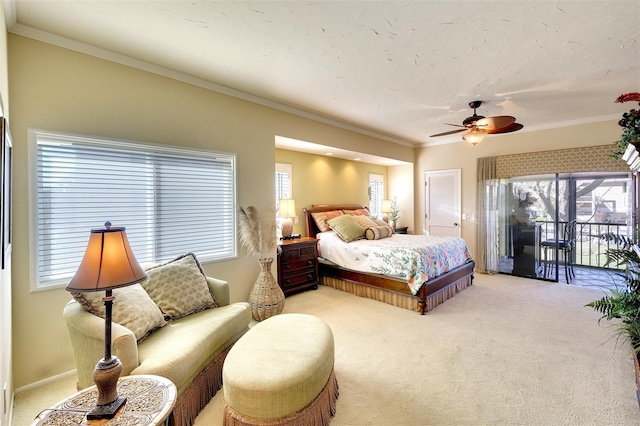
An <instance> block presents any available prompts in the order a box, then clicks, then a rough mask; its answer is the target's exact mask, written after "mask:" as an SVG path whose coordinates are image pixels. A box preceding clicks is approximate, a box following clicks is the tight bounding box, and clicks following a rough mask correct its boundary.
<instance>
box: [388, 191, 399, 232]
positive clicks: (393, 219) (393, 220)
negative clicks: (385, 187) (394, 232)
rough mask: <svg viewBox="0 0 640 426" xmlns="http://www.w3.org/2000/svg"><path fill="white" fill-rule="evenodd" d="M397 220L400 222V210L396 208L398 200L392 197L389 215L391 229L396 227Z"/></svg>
mask: <svg viewBox="0 0 640 426" xmlns="http://www.w3.org/2000/svg"><path fill="white" fill-rule="evenodd" d="M398 220H400V208H399V207H398V200H397V199H396V197H393V200H391V212H390V214H389V221H390V222H391V227H392V228H397V227H398Z"/></svg>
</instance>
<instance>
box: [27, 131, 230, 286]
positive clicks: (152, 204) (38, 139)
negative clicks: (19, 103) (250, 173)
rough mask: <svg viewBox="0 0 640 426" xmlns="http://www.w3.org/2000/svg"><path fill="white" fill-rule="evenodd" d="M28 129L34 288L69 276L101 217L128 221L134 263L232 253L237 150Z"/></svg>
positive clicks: (203, 258)
mask: <svg viewBox="0 0 640 426" xmlns="http://www.w3.org/2000/svg"><path fill="white" fill-rule="evenodd" d="M32 132H33V134H32V136H31V139H32V140H34V141H35V145H36V157H37V177H38V178H37V188H36V193H37V209H36V211H37V239H38V240H37V248H38V250H37V254H36V257H37V259H35V260H36V263H35V264H36V265H37V268H38V281H37V285H36V287H37V288H46V287H50V286H58V285H59V284H66V283H67V282H68V281H69V279H70V278H71V277H72V276H73V274H74V273H75V271H76V269H77V267H78V265H79V264H80V261H81V260H82V256H83V255H84V250H85V248H86V245H87V241H88V239H89V231H90V229H91V228H97V227H101V226H103V225H104V223H105V222H106V221H110V222H111V223H112V224H113V225H114V226H124V227H126V232H127V236H128V238H129V242H130V243H131V247H132V249H133V252H134V254H135V256H136V258H137V259H138V262H140V263H157V262H162V261H165V260H169V259H172V258H174V257H176V256H178V255H181V254H184V253H186V252H194V253H195V254H196V255H197V256H198V259H199V260H201V261H207V260H220V259H224V258H230V257H233V256H235V255H236V238H235V236H236V213H235V199H236V197H235V186H236V184H235V181H236V179H235V156H234V155H230V154H220V153H214V152H208V151H197V150H187V149H181V148H172V147H161V146H155V145H148V144H140V143H129V142H121V141H112V140H97V139H94V138H89V137H80V136H70V135H63V134H54V133H49V132H41V131H32Z"/></svg>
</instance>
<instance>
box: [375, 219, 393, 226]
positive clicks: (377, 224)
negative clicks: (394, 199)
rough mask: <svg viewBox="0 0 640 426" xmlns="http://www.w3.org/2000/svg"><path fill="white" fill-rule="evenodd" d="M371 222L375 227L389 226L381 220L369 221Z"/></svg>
mask: <svg viewBox="0 0 640 426" xmlns="http://www.w3.org/2000/svg"><path fill="white" fill-rule="evenodd" d="M371 220H373V221H374V222H375V223H376V226H389V224H388V223H387V222H385V221H384V220H382V219H371ZM389 227H390V226H389Z"/></svg>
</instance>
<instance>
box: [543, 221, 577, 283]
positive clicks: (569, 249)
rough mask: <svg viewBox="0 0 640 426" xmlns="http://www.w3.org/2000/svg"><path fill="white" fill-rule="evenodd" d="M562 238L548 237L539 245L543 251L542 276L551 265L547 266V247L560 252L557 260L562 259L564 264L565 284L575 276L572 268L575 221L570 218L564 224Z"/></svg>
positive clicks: (545, 274) (545, 275)
mask: <svg viewBox="0 0 640 426" xmlns="http://www.w3.org/2000/svg"><path fill="white" fill-rule="evenodd" d="M562 234H563V235H562V238H560V239H555V238H549V239H548V240H545V241H543V242H541V243H540V247H542V250H543V252H544V255H543V256H544V259H543V262H544V271H543V274H544V277H545V278H546V277H547V275H548V273H549V272H550V271H551V267H550V266H549V257H548V254H547V252H548V251H549V249H551V250H552V253H553V252H557V253H562V257H561V258H558V260H560V259H562V264H563V265H564V277H565V280H566V281H567V284H569V283H570V282H571V280H572V279H573V278H575V276H576V275H575V272H574V270H573V253H574V249H575V246H576V221H575V220H571V221H569V222H567V223H566V224H565V225H564V230H563V233H562Z"/></svg>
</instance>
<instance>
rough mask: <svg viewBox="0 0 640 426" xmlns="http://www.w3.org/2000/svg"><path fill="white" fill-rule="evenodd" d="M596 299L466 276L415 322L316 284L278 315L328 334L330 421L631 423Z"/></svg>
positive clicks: (624, 358)
mask: <svg viewBox="0 0 640 426" xmlns="http://www.w3.org/2000/svg"><path fill="white" fill-rule="evenodd" d="M601 296H602V292H601V291H599V290H594V289H587V288H581V287H574V286H569V285H566V284H561V283H546V282H541V281H535V280H529V279H522V278H517V277H511V276H506V275H494V276H488V275H482V274H476V279H475V281H474V285H473V286H471V287H469V288H467V289H466V290H464V291H463V292H461V293H459V294H458V295H456V296H455V297H454V298H453V299H450V300H448V301H447V302H445V303H444V304H442V305H440V306H438V307H437V308H436V309H434V310H433V311H431V312H429V313H427V315H425V316H421V315H419V314H418V313H416V312H411V311H407V310H405V309H401V308H396V307H394V306H389V305H386V304H384V303H381V302H377V301H374V300H369V299H363V298H359V297H356V296H353V295H350V294H348V293H345V292H341V291H338V290H335V289H332V288H328V287H324V286H320V288H319V289H318V290H316V291H307V292H304V293H300V294H298V295H295V296H291V297H288V298H287V299H286V303H285V312H301V313H308V314H312V315H316V316H318V317H320V318H322V319H323V320H324V321H326V322H327V324H329V326H330V327H331V329H332V330H333V333H334V338H335V345H336V354H335V358H336V361H335V371H336V376H337V378H338V382H339V385H340V398H339V399H338V403H337V412H336V415H335V417H334V418H333V420H332V422H331V424H332V425H334V426H336V425H376V426H377V425H381V426H382V425H385V426H387V425H391V426H393V425H474V426H475V425H478V426H484V425H581V426H582V425H639V424H640V410H639V408H638V401H637V399H636V396H635V381H634V380H635V379H634V368H633V363H632V359H631V354H630V349H629V347H628V346H627V345H626V344H623V343H617V339H616V338H615V333H614V326H613V325H612V324H609V323H606V322H602V323H600V324H598V318H599V315H598V314H597V313H595V312H593V311H592V310H591V309H590V308H585V307H584V305H585V304H586V303H588V302H590V301H592V300H594V299H597V298H600V297H601ZM256 368H260V366H256ZM19 396H20V395H18V396H17V397H16V402H17V405H16V413H17V412H24V409H22V410H21V409H19V406H24V405H28V404H26V403H25V402H24V401H23V402H22V403H18V402H19ZM58 399H60V398H57V399H55V400H53V401H51V403H53V402H55V401H57V400H58ZM222 407H223V397H222V392H221V391H220V392H218V393H217V394H216V396H215V397H214V398H213V399H212V401H211V402H210V403H209V404H208V405H207V406H206V408H205V409H204V410H203V411H202V412H201V413H200V415H199V416H198V418H197V419H196V426H211V425H220V424H222ZM41 408H43V407H39V408H38V409H36V410H35V413H36V414H37V412H38V411H39V410H40V409H41ZM16 413H14V414H16ZM30 418H33V417H30ZM15 419H16V417H15V416H14V420H15ZM14 424H20V423H14Z"/></svg>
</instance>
